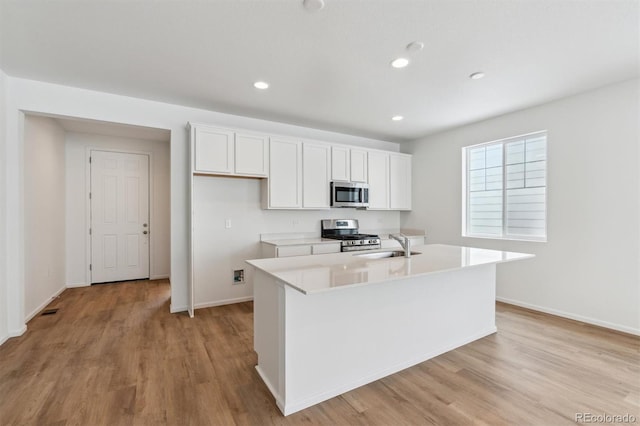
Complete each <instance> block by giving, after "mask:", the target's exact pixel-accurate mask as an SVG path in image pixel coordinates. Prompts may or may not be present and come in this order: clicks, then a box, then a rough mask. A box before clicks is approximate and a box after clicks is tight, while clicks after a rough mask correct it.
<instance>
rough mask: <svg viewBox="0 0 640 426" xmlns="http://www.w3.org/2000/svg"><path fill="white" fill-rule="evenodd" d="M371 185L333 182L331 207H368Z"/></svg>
mask: <svg viewBox="0 0 640 426" xmlns="http://www.w3.org/2000/svg"><path fill="white" fill-rule="evenodd" d="M368 206H369V185H367V184H366V183H353V182H331V207H368Z"/></svg>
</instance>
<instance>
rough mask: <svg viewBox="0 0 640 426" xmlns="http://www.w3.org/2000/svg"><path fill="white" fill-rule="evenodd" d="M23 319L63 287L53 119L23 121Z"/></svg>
mask: <svg viewBox="0 0 640 426" xmlns="http://www.w3.org/2000/svg"><path fill="white" fill-rule="evenodd" d="M24 126H25V128H24V158H25V159H26V160H27V161H26V162H25V165H24V212H25V215H24V227H25V231H24V250H25V251H24V265H25V275H24V281H25V286H24V303H25V307H24V309H25V322H27V321H29V320H30V319H31V318H33V317H34V316H35V315H36V314H37V313H38V312H39V311H40V310H41V309H42V308H44V307H45V306H46V305H47V304H49V302H51V299H52V298H53V297H55V296H57V295H58V294H60V293H61V292H62V290H64V288H65V252H64V246H65V183H64V182H65V162H64V144H65V132H64V129H63V128H62V127H61V126H60V125H59V124H58V123H57V122H56V121H55V120H53V119H51V118H47V117H38V116H34V115H27V116H26V117H25V120H24Z"/></svg>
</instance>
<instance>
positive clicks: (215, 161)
mask: <svg viewBox="0 0 640 426" xmlns="http://www.w3.org/2000/svg"><path fill="white" fill-rule="evenodd" d="M194 147H195V149H194V152H193V155H194V166H195V171H196V172H211V173H224V174H227V173H228V174H231V173H233V132H228V131H225V130H217V129H213V128H208V127H197V128H196V129H195V144H194Z"/></svg>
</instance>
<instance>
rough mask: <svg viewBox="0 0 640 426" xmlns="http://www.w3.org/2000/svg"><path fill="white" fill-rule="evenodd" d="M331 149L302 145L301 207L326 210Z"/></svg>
mask: <svg viewBox="0 0 640 426" xmlns="http://www.w3.org/2000/svg"><path fill="white" fill-rule="evenodd" d="M330 165H331V147H330V146H329V145H319V144H312V143H308V142H304V143H303V144H302V207H304V208H316V209H328V208H329V207H330V201H331V200H330V199H329V181H330V175H329V169H330Z"/></svg>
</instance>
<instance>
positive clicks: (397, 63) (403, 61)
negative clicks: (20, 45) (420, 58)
mask: <svg viewBox="0 0 640 426" xmlns="http://www.w3.org/2000/svg"><path fill="white" fill-rule="evenodd" d="M407 65H409V60H408V59H407V58H398V59H394V60H393V61H392V62H391V66H392V67H394V68H404V67H406V66H407Z"/></svg>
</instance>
